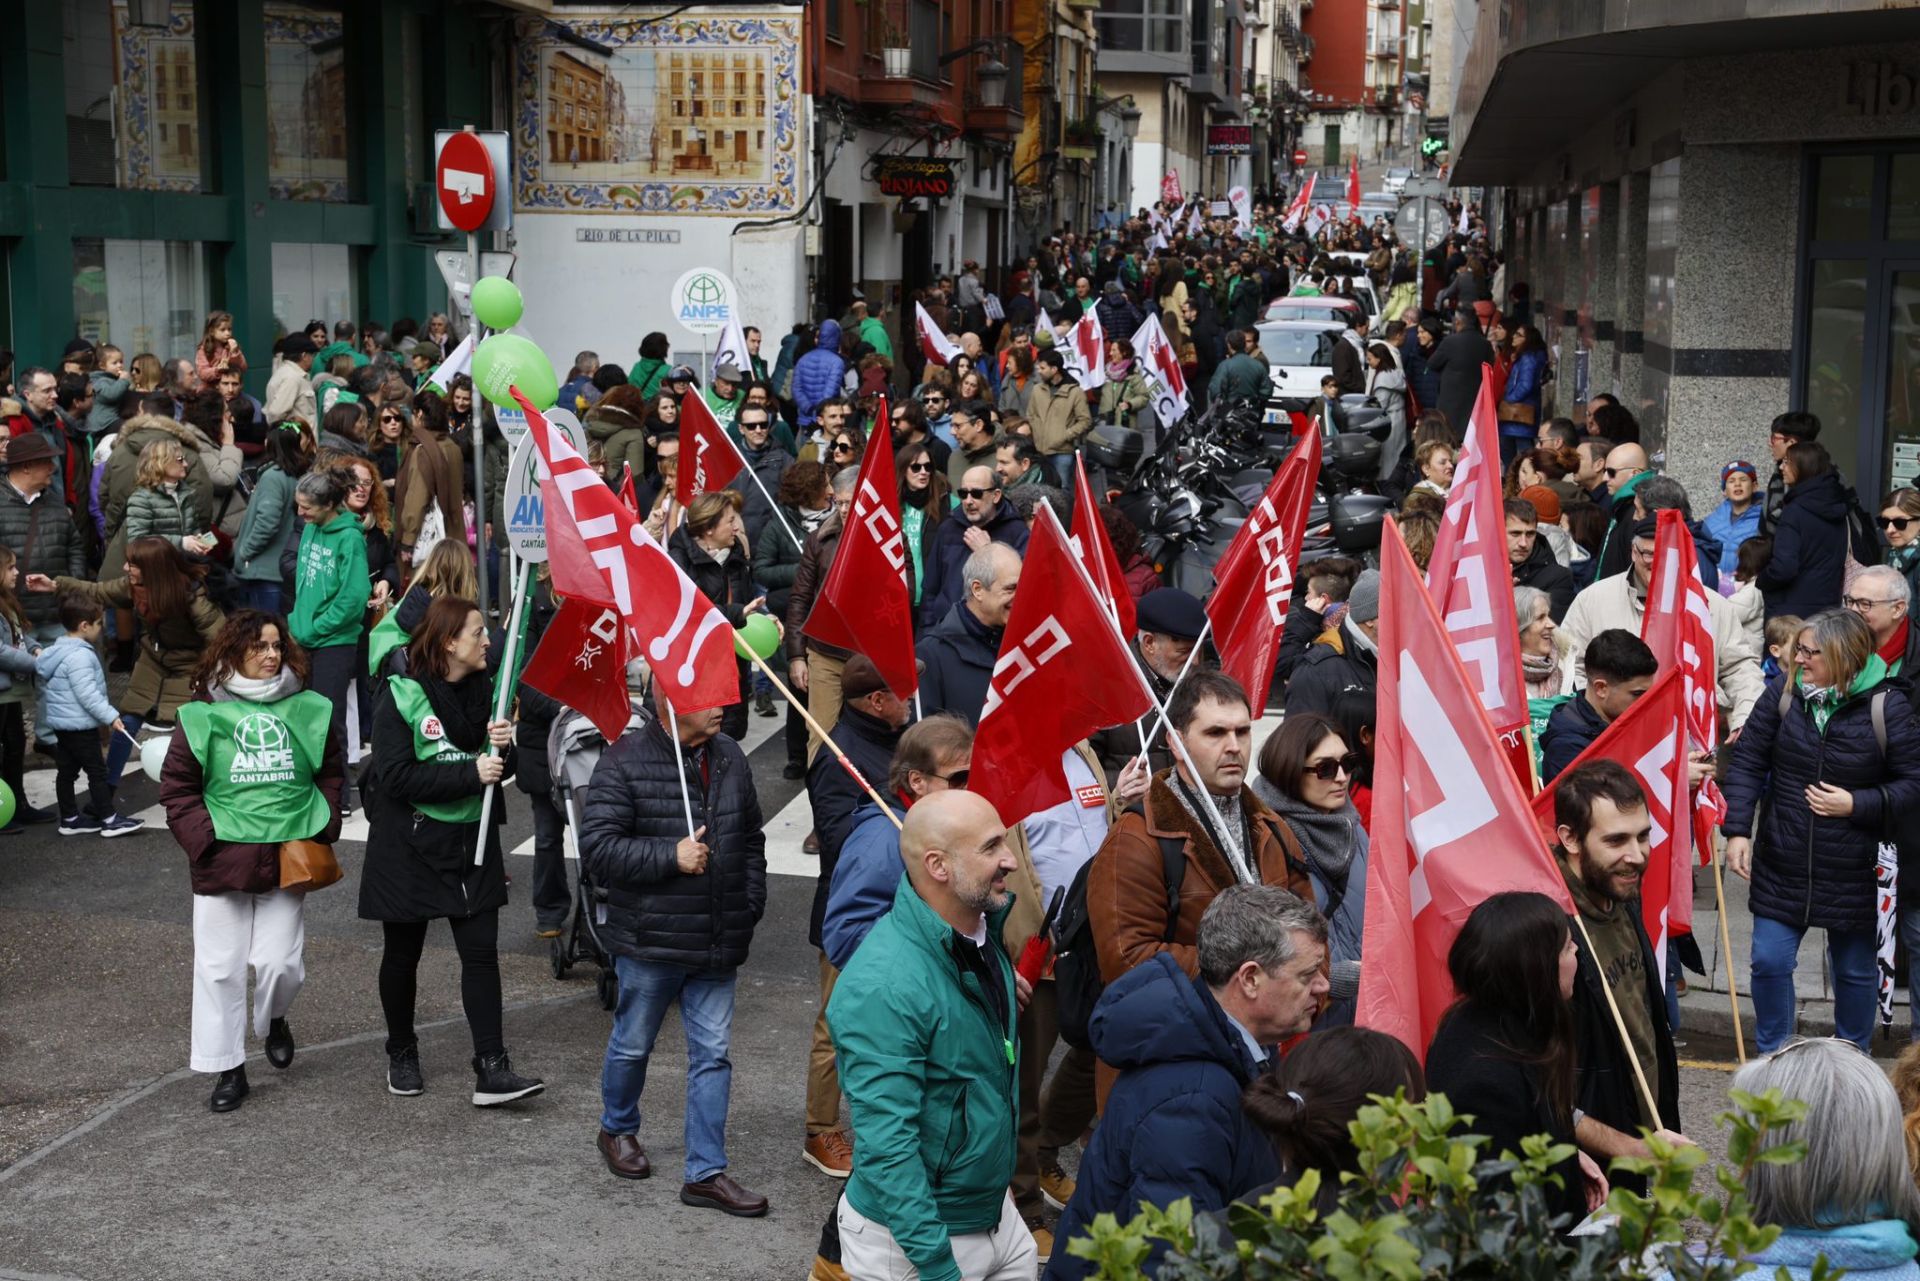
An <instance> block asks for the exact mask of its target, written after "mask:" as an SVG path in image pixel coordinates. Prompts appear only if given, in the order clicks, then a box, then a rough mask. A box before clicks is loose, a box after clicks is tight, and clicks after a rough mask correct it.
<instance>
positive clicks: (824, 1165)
mask: <svg viewBox="0 0 1920 1281" xmlns="http://www.w3.org/2000/svg"><path fill="white" fill-rule="evenodd" d="M800 1159H801V1160H803V1161H805V1162H806V1163H807V1164H808V1165H810V1166H812V1167H813V1168H814V1169H816V1170H818V1171H820V1173H822V1174H824V1175H826V1176H827V1177H828V1178H830V1179H844V1178H846V1177H847V1176H848V1175H850V1174H852V1173H853V1143H852V1141H851V1140H850V1139H848V1138H847V1132H846V1131H845V1130H828V1131H827V1132H826V1133H825V1134H809V1135H808V1136H807V1145H806V1146H805V1147H803V1148H801V1149H800Z"/></svg>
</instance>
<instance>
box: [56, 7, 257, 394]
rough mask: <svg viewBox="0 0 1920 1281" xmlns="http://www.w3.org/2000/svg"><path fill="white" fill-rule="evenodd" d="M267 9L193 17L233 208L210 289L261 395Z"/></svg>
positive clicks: (217, 248)
mask: <svg viewBox="0 0 1920 1281" xmlns="http://www.w3.org/2000/svg"><path fill="white" fill-rule="evenodd" d="M30 2H31V0H30ZM261 12H262V9H261V5H260V4H259V3H258V0H198V3H197V4H196V5H195V6H194V24H193V26H194V31H195V33H196V36H195V41H196V43H195V46H194V55H195V58H196V60H197V62H198V64H199V68H200V101H201V102H203V103H205V104H206V107H205V108H204V110H205V112H206V113H207V114H206V116H205V117H204V118H207V119H210V120H212V122H213V124H214V128H215V133H214V137H215V138H216V139H218V141H219V148H218V150H217V151H215V152H214V153H213V155H212V156H210V158H209V159H210V162H211V163H210V164H209V166H208V168H209V171H210V172H209V173H208V174H207V179H208V184H209V186H208V189H209V190H210V191H216V192H219V193H220V195H221V197H222V198H223V199H224V200H225V201H226V202H227V204H228V207H229V209H230V210H231V216H230V218H229V232H228V234H229V235H230V236H231V239H230V240H229V241H227V242H225V243H219V242H213V243H209V244H208V245H207V252H208V254H209V255H210V257H211V262H210V264H209V265H210V269H211V272H212V276H213V279H212V291H211V292H212V295H213V297H214V298H215V299H216V300H217V304H218V305H220V306H223V307H225V309H226V310H228V311H230V312H232V313H233V331H234V334H235V336H237V337H238V338H239V339H240V345H241V346H242V347H243V348H245V349H246V351H247V353H248V355H249V357H250V361H249V368H248V371H247V387H248V389H249V390H250V391H252V392H253V394H254V395H256V396H258V395H262V394H264V393H265V391H266V388H267V378H268V376H269V375H270V373H271V372H272V368H273V357H272V352H273V339H274V333H273V236H272V231H271V227H272V223H271V220H270V218H269V209H268V201H267V57H266V36H265V26H264V23H263V21H262V17H261ZM216 71H217V73H218V74H215V73H216ZM56 101H58V100H57V99H56Z"/></svg>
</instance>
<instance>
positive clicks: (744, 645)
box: [733, 614, 780, 660]
mask: <svg viewBox="0 0 1920 1281" xmlns="http://www.w3.org/2000/svg"><path fill="white" fill-rule="evenodd" d="M733 648H734V652H735V653H737V654H739V655H740V657H742V658H748V657H751V656H753V655H758V656H759V657H760V658H761V659H762V660H765V659H769V658H772V657H773V652H774V651H775V650H777V649H779V648H780V628H779V626H778V625H777V624H776V623H775V622H774V621H773V616H772V615H771V614H749V615H748V616H747V624H746V626H745V627H736V628H734V630H733Z"/></svg>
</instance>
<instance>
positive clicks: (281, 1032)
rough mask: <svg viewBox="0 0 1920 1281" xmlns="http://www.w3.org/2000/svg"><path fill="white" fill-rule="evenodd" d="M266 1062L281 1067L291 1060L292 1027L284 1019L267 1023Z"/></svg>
mask: <svg viewBox="0 0 1920 1281" xmlns="http://www.w3.org/2000/svg"><path fill="white" fill-rule="evenodd" d="M267 1062H269V1063H271V1064H273V1065H274V1066H275V1067H277V1068H281V1069H285V1068H286V1067H287V1066H288V1065H290V1064H291V1063H292V1062H293V1029H292V1028H290V1027H288V1026H287V1021H286V1020H285V1019H275V1020H274V1021H273V1022H271V1023H269V1024H267Z"/></svg>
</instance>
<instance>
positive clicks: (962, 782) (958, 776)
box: [927, 769, 973, 792]
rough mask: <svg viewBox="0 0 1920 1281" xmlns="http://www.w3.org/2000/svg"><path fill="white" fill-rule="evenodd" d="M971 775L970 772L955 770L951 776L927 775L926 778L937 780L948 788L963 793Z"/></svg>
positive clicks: (971, 772)
mask: <svg viewBox="0 0 1920 1281" xmlns="http://www.w3.org/2000/svg"><path fill="white" fill-rule="evenodd" d="M972 774H973V771H972V770H968V769H957V770H955V771H954V772H953V773H951V774H929V775H928V776H927V777H929V778H937V779H939V780H940V781H941V782H942V783H945V784H946V785H947V786H948V787H951V788H956V789H958V790H960V791H963V792H964V791H965V790H966V788H967V779H968V778H969V777H971V776H972Z"/></svg>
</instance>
